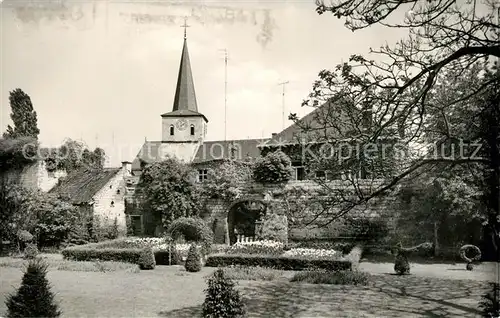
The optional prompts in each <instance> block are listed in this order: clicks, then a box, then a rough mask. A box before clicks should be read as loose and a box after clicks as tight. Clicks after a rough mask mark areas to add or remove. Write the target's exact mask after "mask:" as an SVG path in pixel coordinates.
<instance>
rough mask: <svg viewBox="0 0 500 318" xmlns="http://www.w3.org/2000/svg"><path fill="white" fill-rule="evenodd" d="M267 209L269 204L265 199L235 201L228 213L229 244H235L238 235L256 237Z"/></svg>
mask: <svg viewBox="0 0 500 318" xmlns="http://www.w3.org/2000/svg"><path fill="white" fill-rule="evenodd" d="M266 210H267V205H266V204H265V203H264V201H263V200H255V199H246V200H241V201H239V202H236V203H234V204H233V205H232V206H231V208H230V209H229V212H228V214H227V226H228V232H229V244H230V245H233V244H235V243H236V242H237V239H238V235H243V236H245V237H251V238H255V237H256V236H257V234H258V230H259V228H258V225H259V224H260V220H261V218H262V216H264V215H265V213H266Z"/></svg>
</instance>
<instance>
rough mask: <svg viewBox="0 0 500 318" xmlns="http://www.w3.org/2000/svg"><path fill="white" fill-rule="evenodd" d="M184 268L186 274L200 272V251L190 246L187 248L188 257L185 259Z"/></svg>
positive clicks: (194, 246)
mask: <svg viewBox="0 0 500 318" xmlns="http://www.w3.org/2000/svg"><path fill="white" fill-rule="evenodd" d="M184 267H185V268H186V271H188V272H192V273H194V272H199V271H201V267H202V264H201V252H200V249H199V248H198V247H197V246H196V245H195V244H192V245H191V246H190V247H189V251H188V255H187V257H186V263H185V264H184Z"/></svg>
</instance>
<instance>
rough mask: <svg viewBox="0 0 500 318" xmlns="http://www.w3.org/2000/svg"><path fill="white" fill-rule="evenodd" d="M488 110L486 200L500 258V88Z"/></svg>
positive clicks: (490, 229) (493, 241) (495, 253)
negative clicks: (488, 161)
mask: <svg viewBox="0 0 500 318" xmlns="http://www.w3.org/2000/svg"><path fill="white" fill-rule="evenodd" d="M493 94H494V95H493V96H492V98H491V99H490V100H488V102H490V104H489V105H487V106H489V107H488V108H487V111H486V112H485V130H484V132H485V141H486V146H487V156H488V157H489V159H490V165H489V167H488V168H489V169H488V171H487V175H486V182H487V192H486V202H487V209H488V232H489V233H488V237H489V238H490V239H491V242H490V243H491V247H492V251H491V252H492V253H493V255H492V256H493V257H494V258H495V260H496V261H498V260H499V255H498V252H499V250H498V247H499V245H500V237H499V232H498V231H499V228H498V227H499V225H500V224H499V223H500V222H499V220H498V218H499V216H500V214H499V213H500V139H499V138H500V122H499V121H500V107H499V103H500V100H499V97H500V90H499V89H498V88H497V90H496V91H495V92H494V93H493Z"/></svg>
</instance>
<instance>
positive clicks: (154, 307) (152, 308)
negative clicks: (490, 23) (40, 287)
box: [0, 259, 487, 317]
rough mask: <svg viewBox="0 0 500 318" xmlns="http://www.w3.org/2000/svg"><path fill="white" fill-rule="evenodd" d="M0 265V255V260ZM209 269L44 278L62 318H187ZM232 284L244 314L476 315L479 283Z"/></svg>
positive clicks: (1, 283) (393, 279)
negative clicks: (197, 271) (244, 307)
mask: <svg viewBox="0 0 500 318" xmlns="http://www.w3.org/2000/svg"><path fill="white" fill-rule="evenodd" d="M0 264H1V259H0ZM214 270H215V269H214V268H207V267H205V268H203V270H202V271H201V272H200V273H186V272H185V271H184V269H183V268H182V267H181V266H157V267H156V268H155V269H154V270H152V271H140V272H134V271H130V270H129V269H126V268H118V267H117V268H114V270H113V271H110V272H98V271H67V270H57V269H56V267H51V269H50V270H49V274H48V279H49V280H50V282H51V283H52V285H53V289H54V291H55V292H56V293H57V299H58V301H59V302H60V305H61V308H62V310H63V316H64V317H195V316H197V315H198V313H199V311H200V306H201V304H202V302H203V299H204V294H203V290H204V289H205V288H206V284H205V279H204V278H205V277H206V276H207V275H210V274H211V273H212V272H213V271H214ZM277 276H278V278H277V279H276V280H273V281H239V282H238V283H239V287H238V288H239V289H240V290H241V292H242V294H243V297H244V299H245V302H246V304H247V308H248V312H249V317H270V316H272V317H477V316H478V314H479V312H478V311H477V303H478V301H479V299H480V296H481V294H483V293H484V291H485V290H486V288H487V285H486V282H481V281H475V280H468V281H467V280H456V279H455V280H451V279H449V280H445V279H439V278H430V277H423V276H419V275H410V276H403V277H399V276H395V275H390V274H383V273H380V274H377V275H373V277H372V279H371V281H370V283H369V285H368V286H335V285H312V284H304V283H291V282H289V281H288V277H286V276H289V273H287V274H286V275H282V276H280V275H277ZM21 277H22V272H21V270H20V268H14V267H7V266H2V267H0V300H2V301H1V303H0V314H3V313H4V312H5V310H6V307H5V304H4V300H5V297H6V295H7V294H8V293H10V292H12V291H14V289H15V288H17V287H18V286H19V284H20V281H21Z"/></svg>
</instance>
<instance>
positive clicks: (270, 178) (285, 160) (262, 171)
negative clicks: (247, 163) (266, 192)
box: [253, 151, 292, 183]
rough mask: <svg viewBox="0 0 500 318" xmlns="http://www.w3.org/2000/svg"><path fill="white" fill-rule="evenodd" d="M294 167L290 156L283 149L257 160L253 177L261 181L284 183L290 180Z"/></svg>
mask: <svg viewBox="0 0 500 318" xmlns="http://www.w3.org/2000/svg"><path fill="white" fill-rule="evenodd" d="M291 176H292V167H291V161H290V158H289V157H288V156H287V155H286V154H285V153H283V152H282V151H275V152H270V153H268V154H267V155H266V156H265V157H260V158H259V159H257V161H256V162H255V165H254V168H253V177H254V179H255V181H257V182H261V183H282V182H287V181H288V180H290V178H291Z"/></svg>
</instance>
